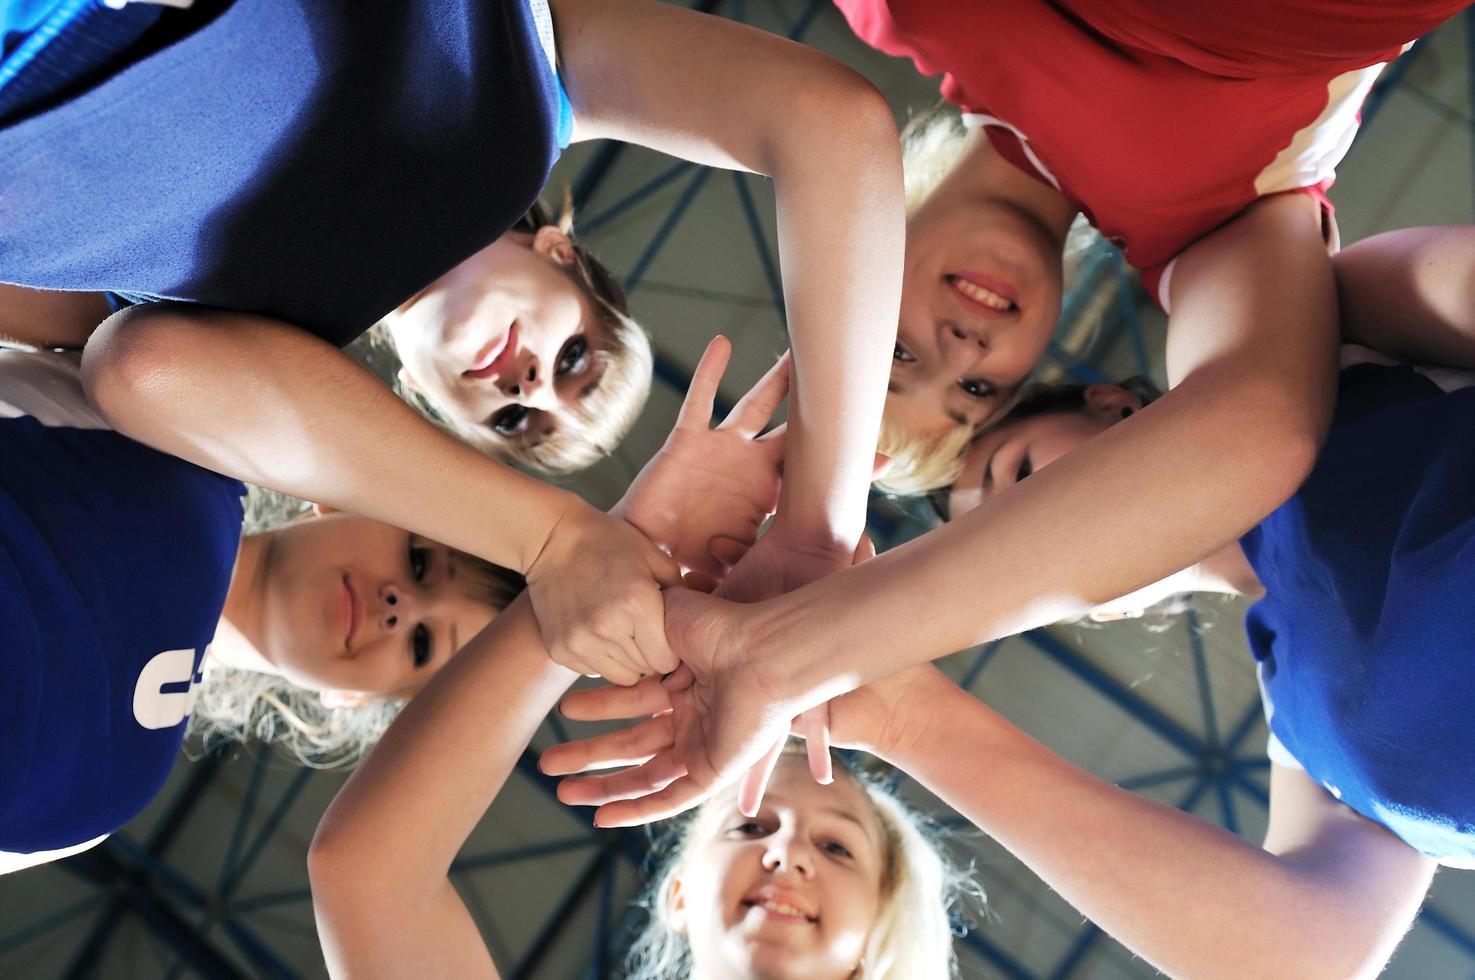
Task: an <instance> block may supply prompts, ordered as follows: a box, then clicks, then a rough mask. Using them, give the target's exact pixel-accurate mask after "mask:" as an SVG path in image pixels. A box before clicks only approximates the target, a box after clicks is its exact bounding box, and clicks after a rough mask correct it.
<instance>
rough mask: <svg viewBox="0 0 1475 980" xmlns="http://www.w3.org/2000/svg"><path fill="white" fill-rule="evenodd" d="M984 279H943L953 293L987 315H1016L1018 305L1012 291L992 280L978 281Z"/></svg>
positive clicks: (971, 276)
mask: <svg viewBox="0 0 1475 980" xmlns="http://www.w3.org/2000/svg"><path fill="white" fill-rule="evenodd" d="M984 278H985V277H981V276H973V275H969V276H961V275H948V276H945V277H944V279H946V281H947V284H948V285H949V286H951V287H952V288H953V291H954V292H955V293H957V294H958V295H959V296H961V297H962V298H963V299H964V300H966V301H968V302H969V303H970V304H973V305H976V306H981V307H983V309H984V311H985V312H987V313H991V314H995V315H997V314H1004V313H1018V312H1019V303H1018V302H1017V301H1016V300H1015V298H1014V295H1013V290H1012V289H1011V288H1010V287H1009V286H1008V285H1007V284H1005V283H1002V282H997V281H995V280H992V279H987V281H986V282H981V281H979V280H980V279H984Z"/></svg>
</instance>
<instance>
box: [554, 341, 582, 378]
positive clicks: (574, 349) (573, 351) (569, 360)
mask: <svg viewBox="0 0 1475 980" xmlns="http://www.w3.org/2000/svg"><path fill="white" fill-rule="evenodd" d="M588 363H589V339H588V338H587V337H570V338H569V341H568V343H566V344H564V345H563V350H561V351H559V352H558V363H557V364H555V365H554V367H553V371H554V374H555V375H557V376H558V377H560V378H561V377H563V376H564V375H565V374H578V373H579V372H580V371H583V370H584V368H585V366H586V365H587V364H588Z"/></svg>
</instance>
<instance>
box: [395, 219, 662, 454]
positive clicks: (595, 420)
mask: <svg viewBox="0 0 1475 980" xmlns="http://www.w3.org/2000/svg"><path fill="white" fill-rule="evenodd" d="M550 225H551V226H553V227H555V228H557V229H558V230H559V231H561V232H563V233H564V234H565V235H567V236H568V239H569V245H570V247H571V249H572V252H573V260H572V261H571V262H570V263H569V264H568V265H567V266H565V267H564V268H565V272H566V273H567V275H568V277H569V278H570V279H571V280H572V281H573V282H574V284H575V285H576V286H578V287H579V289H581V290H582V291H583V292H584V293H585V295H587V296H588V297H589V298H590V299H591V300H592V301H593V303H594V308H595V310H596V311H597V312H598V314H599V322H600V325H601V326H602V327H603V328H604V333H605V339H604V345H603V346H602V347H601V346H600V344H599V343H598V342H596V341H594V340H592V339H591V343H590V348H591V351H592V353H591V356H592V358H593V361H594V370H596V371H598V372H599V383H598V384H597V385H596V386H595V388H594V390H593V391H591V392H589V394H588V395H587V396H586V397H584V398H581V399H579V400H578V401H577V402H575V403H574V404H573V405H572V406H571V407H570V409H569V415H570V417H571V422H572V424H569V425H565V426H561V427H559V428H558V429H557V430H555V431H554V432H553V433H552V434H551V435H549V436H548V437H547V438H545V439H542V440H540V441H538V442H520V441H516V440H503V439H500V438H498V437H497V436H496V435H494V434H493V433H492V432H491V430H490V429H488V428H486V427H485V426H469V425H465V424H464V423H462V422H460V421H459V420H457V419H454V418H452V417H451V416H449V415H447V414H446V413H445V412H443V411H441V410H440V408H439V407H438V406H437V405H435V403H434V402H432V401H430V400H429V399H427V398H426V397H425V396H424V395H422V394H420V393H418V392H413V391H410V390H409V389H407V388H405V387H403V386H402V385H400V384H399V383H398V380H397V379H396V381H395V382H394V387H395V390H396V391H397V392H398V393H399V395H400V397H402V398H404V399H405V400H406V401H407V402H409V403H410V404H411V405H413V406H415V408H417V409H418V410H419V411H420V413H421V414H423V415H425V416H426V417H427V418H429V419H430V420H431V421H433V422H435V423H437V424H438V425H440V426H442V427H443V428H445V429H447V430H448V431H450V432H453V433H455V435H456V436H457V437H459V438H460V439H462V440H463V441H465V442H467V443H470V444H471V445H473V446H475V447H476V448H477V449H479V450H481V451H482V452H484V453H486V454H487V455H489V456H496V457H498V458H500V459H505V460H508V461H510V462H514V463H517V464H520V465H522V466H524V467H527V468H528V469H531V470H534V471H536V472H539V473H544V474H548V475H551V476H561V475H565V474H569V473H576V472H578V471H579V470H584V469H588V468H589V467H590V466H593V465H594V464H595V463H597V462H599V461H600V460H601V459H603V458H604V457H605V456H608V455H609V454H610V453H612V452H614V451H615V449H616V448H618V446H619V444H620V442H621V441H622V440H623V439H624V438H625V436H626V434H627V433H629V431H630V429H631V428H632V427H633V426H634V425H635V420H636V419H638V418H639V417H640V413H641V411H642V410H643V409H644V408H645V402H646V399H647V398H648V397H649V396H650V386H651V378H652V377H653V376H654V373H655V354H654V352H653V351H652V350H651V345H650V337H649V336H647V335H646V333H645V331H644V330H643V329H641V327H640V324H638V323H636V322H635V320H634V319H633V318H631V316H630V304H629V300H628V299H627V298H626V296H625V291H624V289H623V288H622V287H621V286H620V283H619V280H618V279H616V278H615V277H614V275H613V274H612V273H611V272H610V271H609V269H608V268H606V267H605V266H604V264H603V263H601V262H600V261H599V260H598V259H596V258H595V257H594V256H593V254H592V253H590V251H589V250H588V248H587V247H586V246H584V245H582V244H581V243H579V242H578V241H576V240H575V239H574V237H573V233H574V209H573V201H572V198H571V196H570V195H569V193H568V192H567V191H565V192H564V198H563V207H562V208H561V209H560V211H559V214H558V216H557V217H554V215H553V212H552V210H551V209H549V207H548V206H547V205H546V204H544V203H543V202H542V201H537V202H535V203H534V204H533V206H532V207H531V208H530V209H528V212H527V214H525V215H523V217H522V218H521V220H519V221H518V223H517V224H516V225H514V226H513V228H512V230H514V231H523V232H530V233H535V232H537V230H538V229H539V228H544V227H547V226H550ZM373 336H374V338H375V339H376V340H377V341H378V342H379V343H380V344H382V345H383V347H384V348H386V349H387V351H388V352H389V353H393V351H394V342H393V340H392V338H391V336H390V332H389V330H388V329H387V328H386V326H385V324H384V323H380V324H376V325H375V327H374V328H373ZM396 366H397V365H396Z"/></svg>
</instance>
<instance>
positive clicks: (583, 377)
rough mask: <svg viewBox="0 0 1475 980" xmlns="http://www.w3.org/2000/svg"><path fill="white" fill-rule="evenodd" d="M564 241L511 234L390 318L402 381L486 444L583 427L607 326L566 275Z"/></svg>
mask: <svg viewBox="0 0 1475 980" xmlns="http://www.w3.org/2000/svg"><path fill="white" fill-rule="evenodd" d="M573 260H574V259H573V252H572V248H571V246H570V244H569V239H568V237H567V236H566V235H564V234H563V233H562V232H561V231H559V230H558V229H557V228H556V227H554V226H552V225H545V226H544V227H542V228H540V229H538V231H537V233H536V234H535V235H527V234H524V233H521V232H508V233H507V234H505V235H503V236H502V237H501V238H499V239H497V240H496V241H495V242H493V243H492V244H491V245H488V246H487V247H486V248H484V249H482V250H481V251H480V252H478V253H476V254H475V255H473V256H472V257H471V258H469V259H467V260H466V261H464V262H462V263H461V264H460V265H458V266H456V267H455V268H454V269H452V270H451V271H450V272H448V273H446V274H445V275H444V276H442V277H441V278H440V279H438V280H436V281H435V282H434V283H432V284H431V285H430V286H428V287H426V289H425V290H423V291H422V292H421V293H420V294H419V295H417V296H416V297H415V298H414V299H412V300H410V301H409V302H408V303H406V304H405V305H404V306H402V307H401V308H400V309H399V310H397V311H396V312H395V314H394V315H392V316H391V317H390V318H389V320H388V323H389V329H390V333H391V334H392V335H393V338H394V344H395V348H396V349H397V351H398V353H399V356H400V360H401V362H402V363H403V365H404V366H403V368H402V370H401V374H400V379H401V381H403V382H404V384H405V385H406V387H408V388H410V389H411V390H413V391H416V392H418V393H419V394H421V395H423V396H424V397H425V398H427V399H428V400H429V401H430V402H432V403H433V404H434V405H435V407H436V408H437V409H438V410H439V411H440V412H442V413H443V414H445V415H446V416H448V417H449V418H451V419H452V420H453V421H455V422H456V423H457V424H458V425H459V426H460V427H461V428H462V429H463V430H465V431H468V432H473V433H476V434H477V436H478V437H479V439H478V441H485V442H487V443H489V444H491V445H493V446H497V445H506V444H511V443H517V442H523V441H527V440H541V439H546V438H547V437H548V436H549V435H551V434H552V432H553V431H554V430H555V429H558V428H560V427H567V426H577V425H579V424H580V422H579V421H578V419H577V418H575V417H574V416H573V415H572V414H571V409H573V408H574V407H576V406H577V405H578V404H579V402H580V401H582V400H583V399H585V398H587V397H588V396H589V394H590V393H592V392H593V390H594V389H595V388H597V387H598V385H599V383H600V379H601V374H602V372H603V368H604V365H603V363H602V362H601V360H600V359H599V358H597V357H596V356H595V354H596V352H597V351H600V350H604V349H606V348H607V347H608V345H609V331H608V328H607V327H606V326H605V325H604V322H603V319H602V317H601V316H600V315H599V311H598V309H597V308H596V305H595V302H594V300H593V299H591V298H590V296H589V295H588V294H587V293H586V292H585V291H584V290H583V289H582V288H580V286H579V285H578V284H577V283H576V282H575V281H574V280H573V279H572V278H570V276H569V274H568V272H567V271H566V267H567V266H568V265H569V264H570V263H571V262H573Z"/></svg>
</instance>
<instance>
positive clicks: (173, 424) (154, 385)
mask: <svg viewBox="0 0 1475 980" xmlns="http://www.w3.org/2000/svg"><path fill="white" fill-rule="evenodd" d="M82 370H83V383H84V385H85V386H86V387H87V394H88V397H89V399H91V401H92V402H93V404H94V405H95V406H96V407H97V408H98V410H99V411H101V412H102V413H103V415H104V416H105V417H106V418H107V420H108V422H109V423H110V424H111V425H113V426H114V427H115V428H116V429H118V431H120V432H122V433H124V434H125V435H128V436H131V437H132V438H134V439H137V440H139V441H140V442H143V443H146V444H148V445H150V446H153V447H154V448H156V449H159V450H162V451H163V452H166V453H170V454H171V455H174V456H179V457H182V458H184V459H187V460H190V461H191V462H194V463H198V464H199V465H201V466H205V467H207V468H209V469H213V470H216V471H218V472H222V473H227V474H230V475H231V476H235V477H239V478H241V479H244V480H249V481H251V482H252V483H258V484H261V485H263V486H268V487H272V488H273V489H277V490H283V491H286V492H288V493H292V494H295V495H297V496H299V497H305V498H307V499H309V500H314V501H317V502H318V503H323V504H329V505H331V506H333V507H337V508H339V509H342V510H346V511H350V512H352V513H356V514H362V515H363V516H365V517H370V518H373V519H375V520H379V521H384V522H385V523H387V524H391V525H394V526H395V527H402V528H405V529H407V530H411V531H414V532H416V533H418V534H423V535H425V536H426V537H429V538H432V539H434V540H437V541H442V542H445V543H446V544H449V545H452V546H454V547H457V548H460V549H461V550H463V551H468V552H471V553H472V554H476V555H480V556H481V557H483V558H485V559H487V560H488V561H492V562H496V563H497V564H499V565H503V566H506V567H508V568H512V569H515V570H517V571H519V572H522V573H523V574H524V575H526V576H527V580H528V589H529V594H530V595H531V597H532V601H533V606H534V608H535V609H536V611H537V614H538V621H539V623H540V624H541V629H542V631H543V636H544V638H545V640H546V642H547V645H548V648H549V650H550V651H552V653H553V655H554V656H555V657H556V658H557V659H558V660H559V662H560V663H564V664H568V665H569V666H572V667H575V668H577V669H578V670H580V671H581V672H585V673H596V674H602V675H604V676H606V677H609V678H610V679H611V680H614V681H616V682H617V683H633V682H634V681H635V680H636V679H637V678H638V677H639V675H640V673H641V672H642V671H650V670H657V671H664V670H669V669H671V668H672V667H674V666H675V660H674V658H673V657H672V654H671V651H670V648H669V647H668V646H667V644H666V638H665V633H664V630H663V628H662V624H661V608H662V607H661V594H660V583H662V582H665V583H674V582H676V581H678V580H679V579H678V572H677V569H676V566H675V564H674V563H673V562H671V561H670V560H669V559H668V558H667V557H666V556H665V555H664V554H662V553H661V552H660V550H659V549H657V548H656V546H655V545H654V544H652V543H651V542H649V541H647V540H646V539H645V538H644V537H643V536H642V535H640V534H639V533H638V532H637V531H635V530H634V529H632V528H631V527H629V526H628V525H627V524H625V523H623V522H621V521H618V520H615V519H614V518H611V517H608V516H606V515H604V514H601V513H600V512H599V511H597V510H595V509H594V508H593V507H590V506H589V505H588V504H586V503H584V502H583V501H581V500H580V499H579V498H578V497H576V496H574V495H573V494H572V493H569V492H567V491H564V490H559V489H556V488H554V487H551V486H548V485H547V484H544V483H541V482H539V481H537V480H534V479H531V478H530V477H527V476H524V475H522V474H520V473H518V472H516V471H515V470H512V469H510V468H508V467H506V466H503V465H501V464H499V463H497V462H494V461H493V460H490V459H488V458H486V457H485V456H482V455H481V454H480V453H478V452H477V451H476V450H474V449H472V448H471V447H470V446H468V445H466V444H465V443H462V442H461V441H459V440H457V439H455V438H452V437H451V436H450V435H448V434H446V433H445V432H442V431H441V430H439V429H437V428H436V427H435V426H433V425H431V424H430V423H429V422H428V421H426V420H425V419H424V418H421V417H420V416H419V415H417V414H416V413H415V412H414V411H413V410H412V409H410V407H409V406H408V405H406V404H405V403H404V402H402V401H400V400H399V399H398V398H396V397H395V396H394V395H393V394H392V393H391V392H390V391H389V390H388V389H387V388H385V387H384V386H383V385H381V384H380V383H379V382H378V381H377V380H376V379H375V378H374V377H373V376H372V375H370V374H369V373H368V372H367V371H365V370H364V369H362V368H360V367H359V366H358V365H357V364H355V363H354V362H353V360H352V359H351V358H349V357H348V356H347V355H346V354H344V353H343V352H342V351H340V350H338V349H336V348H334V347H333V346H331V345H329V344H327V343H325V342H324V341H322V340H320V339H318V338H316V337H314V336H312V335H310V334H308V333H306V332H305V331H301V330H297V329H295V328H293V327H290V326H288V325H287V324H284V323H280V322H278V321H275V320H270V319H268V318H265V317H260V316H252V315H249V314H242V313H226V312H222V311H214V310H205V309H198V308H194V307H188V306H175V305H163V304H150V305H148V306H145V307H136V308H133V309H129V310H124V311H123V312H121V313H118V314H116V315H115V316H113V317H111V318H110V319H109V320H108V321H107V322H106V323H104V324H103V325H102V326H101V327H99V328H98V330H97V332H96V333H95V334H94V335H93V337H92V339H91V340H90V341H89V342H88V344H87V348H86V350H85V351H84V352H83V358H82Z"/></svg>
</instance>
